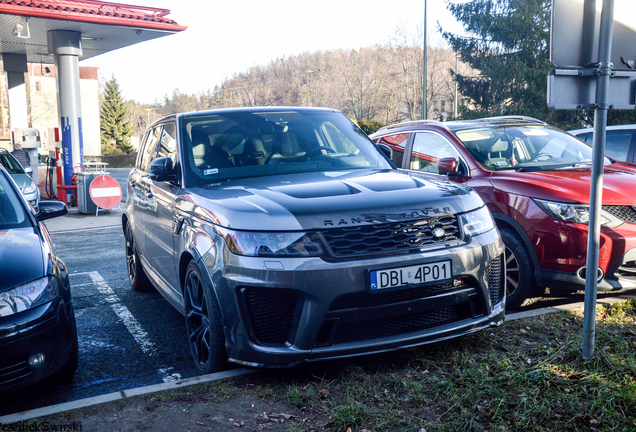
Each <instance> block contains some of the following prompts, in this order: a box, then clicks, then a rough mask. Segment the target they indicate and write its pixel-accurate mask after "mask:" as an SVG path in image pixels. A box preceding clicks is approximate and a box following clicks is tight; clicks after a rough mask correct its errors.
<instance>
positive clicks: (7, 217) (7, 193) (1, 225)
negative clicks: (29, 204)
mask: <svg viewBox="0 0 636 432" xmlns="http://www.w3.org/2000/svg"><path fill="white" fill-rule="evenodd" d="M25 212H26V210H25V209H24V206H23V205H22V203H21V201H20V199H19V197H18V195H17V194H16V192H15V190H14V189H13V188H12V187H11V185H10V184H9V179H8V178H7V177H6V176H5V175H4V174H2V173H1V172H0V235H2V234H3V232H4V231H5V230H7V229H9V228H21V227H28V226H31V223H30V221H29V218H28V217H27V215H26V213H25Z"/></svg>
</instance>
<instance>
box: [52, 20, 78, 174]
mask: <svg viewBox="0 0 636 432" xmlns="http://www.w3.org/2000/svg"><path fill="white" fill-rule="evenodd" d="M47 36H48V52H49V54H53V55H54V57H55V67H56V69H57V73H56V74H55V75H56V81H57V92H58V101H59V108H60V110H59V112H60V131H61V134H62V154H61V155H60V156H61V157H62V161H63V163H64V165H63V167H64V184H65V185H70V184H71V180H72V178H73V168H74V167H75V166H78V165H84V139H83V134H82V109H81V102H80V75H79V56H81V55H82V34H81V33H80V32H75V31H67V30H51V31H49V32H48V35H47Z"/></svg>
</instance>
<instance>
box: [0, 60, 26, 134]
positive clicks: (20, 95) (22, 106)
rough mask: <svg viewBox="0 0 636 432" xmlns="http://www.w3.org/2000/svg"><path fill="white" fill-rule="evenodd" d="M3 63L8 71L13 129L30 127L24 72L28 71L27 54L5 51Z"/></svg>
mask: <svg viewBox="0 0 636 432" xmlns="http://www.w3.org/2000/svg"><path fill="white" fill-rule="evenodd" d="M2 63H3V65H4V70H5V72H6V73H7V87H8V92H7V97H8V98H9V120H10V122H11V130H14V129H15V128H26V127H29V115H28V110H27V93H26V80H25V78H24V74H25V73H26V72H28V68H27V58H26V55H25V54H7V53H3V54H2Z"/></svg>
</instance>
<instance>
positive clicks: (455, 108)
mask: <svg viewBox="0 0 636 432" xmlns="http://www.w3.org/2000/svg"><path fill="white" fill-rule="evenodd" d="M457 70H458V69H457V51H455V100H454V101H453V120H457V93H458V90H457V87H458V84H457Z"/></svg>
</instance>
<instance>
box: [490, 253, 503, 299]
mask: <svg viewBox="0 0 636 432" xmlns="http://www.w3.org/2000/svg"><path fill="white" fill-rule="evenodd" d="M504 277H505V275H504V272H503V255H499V256H498V257H497V258H495V259H494V260H492V261H490V264H488V267H486V278H487V280H488V289H489V290H490V303H491V304H492V305H493V306H494V305H496V304H497V303H499V301H500V300H501V299H502V298H503V287H504Z"/></svg>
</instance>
